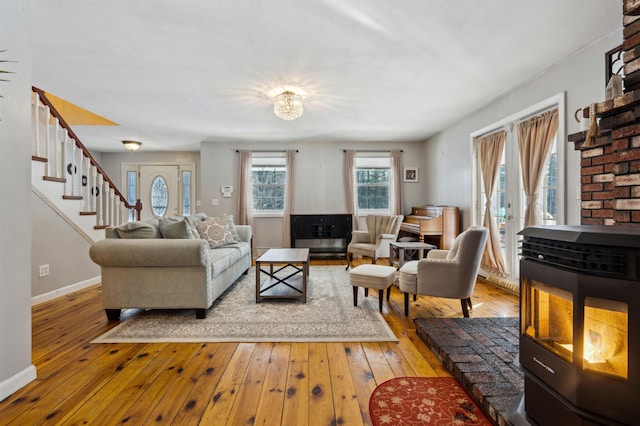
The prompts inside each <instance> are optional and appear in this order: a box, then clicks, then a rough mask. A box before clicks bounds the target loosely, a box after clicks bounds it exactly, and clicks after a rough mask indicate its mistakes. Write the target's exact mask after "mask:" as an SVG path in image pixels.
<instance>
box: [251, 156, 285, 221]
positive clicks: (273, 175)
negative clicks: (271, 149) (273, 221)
mask: <svg viewBox="0 0 640 426" xmlns="http://www.w3.org/2000/svg"><path fill="white" fill-rule="evenodd" d="M286 177H287V167H286V161H285V157H284V153H281V154H280V153H259V152H254V153H253V155H252V159H251V201H252V207H253V212H254V213H256V214H258V215H260V214H276V215H278V214H283V213H284V203H285V184H286V181H287V179H286Z"/></svg>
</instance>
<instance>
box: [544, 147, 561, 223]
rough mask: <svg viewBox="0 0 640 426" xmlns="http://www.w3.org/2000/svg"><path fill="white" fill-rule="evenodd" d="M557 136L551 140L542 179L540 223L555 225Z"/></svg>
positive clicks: (556, 205)
mask: <svg viewBox="0 0 640 426" xmlns="http://www.w3.org/2000/svg"><path fill="white" fill-rule="evenodd" d="M557 141H558V137H557V135H556V138H555V139H554V140H553V146H552V147H551V153H550V154H549V160H548V161H547V164H546V167H545V174H544V178H543V179H542V224H543V225H555V224H557V218H558V204H557V198H558V197H557V195H556V193H557V190H558V152H557Z"/></svg>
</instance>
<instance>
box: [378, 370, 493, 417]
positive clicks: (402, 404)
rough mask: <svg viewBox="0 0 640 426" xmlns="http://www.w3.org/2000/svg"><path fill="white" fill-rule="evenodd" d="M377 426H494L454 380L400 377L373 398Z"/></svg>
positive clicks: (379, 389) (381, 389)
mask: <svg viewBox="0 0 640 426" xmlns="http://www.w3.org/2000/svg"><path fill="white" fill-rule="evenodd" d="M369 415H370V416H371V422H372V423H373V425H374V426H386V425H491V424H492V423H491V422H490V421H489V419H488V418H487V417H486V416H485V414H484V413H483V412H482V410H480V408H478V406H477V405H476V404H475V403H474V402H473V401H472V400H471V397H469V395H468V394H467V392H466V391H465V390H464V389H463V388H462V386H460V384H458V382H457V381H456V379H454V378H453V377H396V378H394V379H391V380H388V381H386V382H384V383H382V384H380V385H379V386H378V387H377V388H375V389H374V391H373V393H372V394H371V397H370V398H369Z"/></svg>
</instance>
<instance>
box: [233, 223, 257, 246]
mask: <svg viewBox="0 0 640 426" xmlns="http://www.w3.org/2000/svg"><path fill="white" fill-rule="evenodd" d="M236 232H238V237H240V239H241V240H242V241H244V242H246V243H248V242H250V241H251V238H253V230H252V229H251V225H236Z"/></svg>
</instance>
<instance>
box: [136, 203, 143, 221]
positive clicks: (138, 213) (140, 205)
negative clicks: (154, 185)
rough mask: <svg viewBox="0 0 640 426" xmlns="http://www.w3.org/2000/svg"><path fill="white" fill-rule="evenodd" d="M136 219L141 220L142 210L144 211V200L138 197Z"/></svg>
mask: <svg viewBox="0 0 640 426" xmlns="http://www.w3.org/2000/svg"><path fill="white" fill-rule="evenodd" d="M135 208H136V220H140V212H141V211H142V201H140V199H139V198H138V199H137V200H136V207H135Z"/></svg>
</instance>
